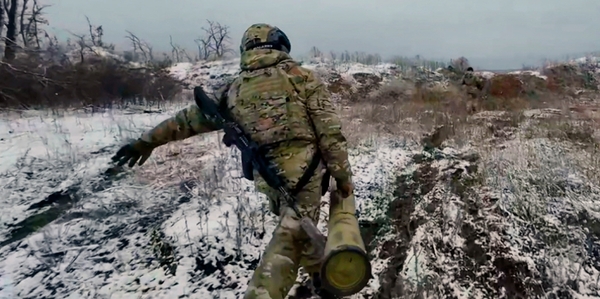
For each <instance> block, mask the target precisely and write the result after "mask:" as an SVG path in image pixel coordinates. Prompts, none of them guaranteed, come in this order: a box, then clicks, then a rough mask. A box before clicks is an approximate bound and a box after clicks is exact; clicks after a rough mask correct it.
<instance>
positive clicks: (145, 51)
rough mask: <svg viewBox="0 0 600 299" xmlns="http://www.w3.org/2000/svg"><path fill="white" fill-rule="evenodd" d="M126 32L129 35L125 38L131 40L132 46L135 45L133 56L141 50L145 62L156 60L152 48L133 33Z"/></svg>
mask: <svg viewBox="0 0 600 299" xmlns="http://www.w3.org/2000/svg"><path fill="white" fill-rule="evenodd" d="M126 32H127V34H128V35H127V36H125V38H127V39H128V40H130V41H131V44H132V45H133V55H134V56H135V54H136V53H137V50H139V51H140V52H141V53H142V56H143V57H144V61H145V62H148V61H152V60H154V55H153V54H152V46H150V45H149V44H148V43H146V42H145V41H143V40H141V39H140V38H138V37H137V36H136V35H135V34H133V33H132V32H131V31H127V30H126Z"/></svg>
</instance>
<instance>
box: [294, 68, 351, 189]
mask: <svg viewBox="0 0 600 299" xmlns="http://www.w3.org/2000/svg"><path fill="white" fill-rule="evenodd" d="M304 92H305V96H306V101H307V104H306V106H307V108H308V114H309V116H310V118H311V119H312V121H313V124H314V129H315V133H316V136H317V138H318V140H319V148H320V150H321V153H322V155H323V158H324V160H325V162H326V164H327V169H328V170H329V171H330V172H331V176H332V177H333V178H335V179H336V180H337V181H340V182H350V181H351V178H352V170H351V167H350V162H348V149H347V142H346V137H345V136H344V135H343V134H342V124H341V121H340V118H339V116H338V114H337V113H336V111H335V108H334V106H333V104H332V103H331V99H330V93H329V91H328V90H327V88H326V86H325V85H324V84H323V82H322V81H321V80H320V79H319V78H317V77H316V76H315V75H314V74H313V73H312V72H311V71H306V74H305V76H304Z"/></svg>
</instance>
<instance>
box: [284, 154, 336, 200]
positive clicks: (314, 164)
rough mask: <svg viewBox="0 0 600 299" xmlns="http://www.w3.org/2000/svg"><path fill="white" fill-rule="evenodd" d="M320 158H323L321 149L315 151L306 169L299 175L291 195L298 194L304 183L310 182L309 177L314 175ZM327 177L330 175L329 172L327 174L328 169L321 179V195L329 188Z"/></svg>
mask: <svg viewBox="0 0 600 299" xmlns="http://www.w3.org/2000/svg"><path fill="white" fill-rule="evenodd" d="M322 160H323V156H322V155H321V151H317V152H316V153H315V155H314V156H313V158H312V160H311V161H310V164H309V165H308V168H306V171H304V173H303V174H302V177H300V180H298V183H297V184H296V186H295V187H294V189H292V190H291V192H290V195H292V196H295V195H298V193H299V192H300V191H301V190H302V188H304V187H305V186H306V184H308V182H310V179H311V178H312V177H313V176H314V175H315V171H316V170H317V168H318V167H319V164H320V163H321V161H322ZM329 177H330V174H329V170H328V171H326V172H325V175H324V176H323V180H322V181H321V195H325V193H326V192H327V189H328V188H329Z"/></svg>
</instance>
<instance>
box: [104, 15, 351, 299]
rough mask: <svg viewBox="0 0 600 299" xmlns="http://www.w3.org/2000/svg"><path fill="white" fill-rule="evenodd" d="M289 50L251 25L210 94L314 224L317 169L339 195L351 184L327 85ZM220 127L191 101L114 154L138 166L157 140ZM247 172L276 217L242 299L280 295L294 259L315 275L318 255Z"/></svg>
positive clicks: (283, 39)
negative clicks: (233, 70)
mask: <svg viewBox="0 0 600 299" xmlns="http://www.w3.org/2000/svg"><path fill="white" fill-rule="evenodd" d="M290 50H291V44H290V41H289V40H288V38H287V36H286V35H285V34H284V33H283V32H282V31H281V30H280V29H278V28H277V27H273V26H270V25H267V24H254V25H252V26H250V27H249V28H248V29H247V30H246V32H245V33H244V35H243V37H242V41H241V45H240V51H241V59H240V68H241V71H240V73H239V76H238V77H237V78H236V79H235V80H233V81H232V82H231V83H229V84H227V85H226V86H225V87H224V88H222V89H220V90H219V91H218V93H217V100H218V103H219V105H221V107H223V108H226V109H228V111H229V112H230V114H231V116H232V117H233V118H234V120H236V122H238V123H239V124H240V126H241V127H242V128H243V129H244V130H245V131H246V133H247V134H248V135H249V136H250V138H251V139H253V140H254V141H255V142H257V143H258V144H259V145H261V146H262V147H264V149H265V151H266V155H267V157H269V158H270V159H271V160H272V161H274V163H275V164H276V165H277V166H278V167H279V170H280V172H281V174H282V176H283V177H284V178H285V180H286V183H287V184H288V189H289V190H295V192H293V193H294V195H295V196H294V197H295V199H296V204H297V207H298V209H299V210H300V211H301V213H302V214H303V216H308V217H310V218H311V219H312V221H313V223H315V224H316V223H317V221H318V218H319V213H320V203H321V196H322V193H324V192H322V191H323V190H322V188H323V187H322V180H323V177H324V173H325V172H329V173H330V174H331V176H332V177H333V178H334V179H335V180H336V183H337V189H338V190H339V192H340V193H341V195H342V196H343V197H349V196H350V195H351V194H352V193H353V189H354V186H353V183H352V171H351V169H350V164H349V162H348V152H347V149H346V146H347V145H346V139H345V137H344V135H343V134H342V132H341V124H340V119H339V117H338V116H337V115H336V112H335V110H334V107H333V105H332V103H331V101H330V95H329V92H328V90H327V89H326V87H325V85H324V84H323V82H322V81H321V80H320V79H318V78H317V77H316V76H315V75H314V74H313V72H312V71H310V70H308V69H305V68H303V67H301V66H299V64H298V63H297V62H296V61H294V60H293V59H292V58H291V57H290V55H289V52H290ZM219 129H220V128H218V127H217V126H216V125H215V124H214V123H213V122H211V120H210V119H209V118H207V117H206V116H205V115H204V114H203V113H202V111H200V108H199V107H198V106H196V105H192V106H190V107H188V108H185V109H183V110H181V111H179V112H177V114H176V115H175V116H174V117H172V118H170V119H167V120H165V121H163V122H162V123H160V124H159V125H158V126H156V127H155V128H153V129H151V130H149V131H147V132H145V133H144V134H142V136H141V137H140V138H139V139H138V140H136V141H134V142H132V143H131V144H128V145H125V146H124V147H122V148H121V149H120V150H119V151H118V152H117V154H116V155H115V156H114V157H113V161H118V165H124V164H125V163H128V165H129V166H130V167H133V165H135V163H136V162H137V163H138V165H142V164H143V163H144V162H145V161H146V160H147V159H148V157H149V156H150V154H151V153H152V150H153V149H154V148H156V147H158V146H161V145H163V144H166V143H168V142H171V141H175V140H181V139H185V138H188V137H191V136H194V135H197V134H202V133H207V132H212V131H216V130H219ZM315 161H316V163H315ZM311 166H312V167H311ZM311 168H312V169H311ZM305 173H306V174H307V175H305ZM253 176H254V181H255V186H256V188H257V190H258V191H260V192H262V193H264V194H266V195H267V197H268V198H269V202H270V207H271V209H272V212H274V213H275V214H276V215H278V216H279V217H280V221H279V223H278V225H277V227H276V229H275V231H274V233H273V237H272V239H271V241H270V243H269V244H268V245H267V247H266V249H265V252H264V255H263V257H262V258H261V261H260V264H259V265H258V267H257V269H256V271H255V272H254V275H253V276H252V279H251V280H250V282H249V284H248V289H247V290H246V293H245V296H244V298H245V299H283V298H285V297H286V296H287V294H288V292H289V291H290V289H291V287H292V286H293V284H294V283H295V281H296V278H297V272H298V267H299V266H300V265H301V266H303V268H304V269H305V271H306V272H307V273H309V274H310V275H311V276H312V277H313V279H314V280H315V281H318V279H319V278H318V273H319V269H320V266H321V265H320V263H321V261H320V258H321V257H318V256H315V254H313V252H311V250H313V246H312V245H311V243H310V242H309V240H310V239H308V236H307V235H306V233H305V232H304V231H303V230H301V229H300V224H299V218H298V217H297V216H296V215H295V214H294V213H293V212H292V209H290V208H289V207H287V204H286V202H285V201H283V200H282V199H281V198H280V197H279V194H278V192H276V190H274V189H271V188H270V187H269V186H267V185H266V183H265V181H264V180H263V179H262V178H261V177H260V175H259V174H258V172H257V171H256V170H254V172H253ZM303 176H304V178H303ZM352 198H353V197H352Z"/></svg>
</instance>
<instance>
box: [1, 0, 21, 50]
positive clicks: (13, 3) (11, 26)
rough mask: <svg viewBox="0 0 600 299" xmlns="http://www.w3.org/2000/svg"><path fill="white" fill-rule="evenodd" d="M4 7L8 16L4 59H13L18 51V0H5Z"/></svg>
mask: <svg viewBox="0 0 600 299" xmlns="http://www.w3.org/2000/svg"><path fill="white" fill-rule="evenodd" d="M3 1H4V9H5V10H6V15H7V17H8V23H7V24H6V41H5V47H4V59H5V60H6V61H11V60H13V59H15V55H16V53H17V17H18V16H17V12H18V9H17V5H18V3H17V0H3Z"/></svg>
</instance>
